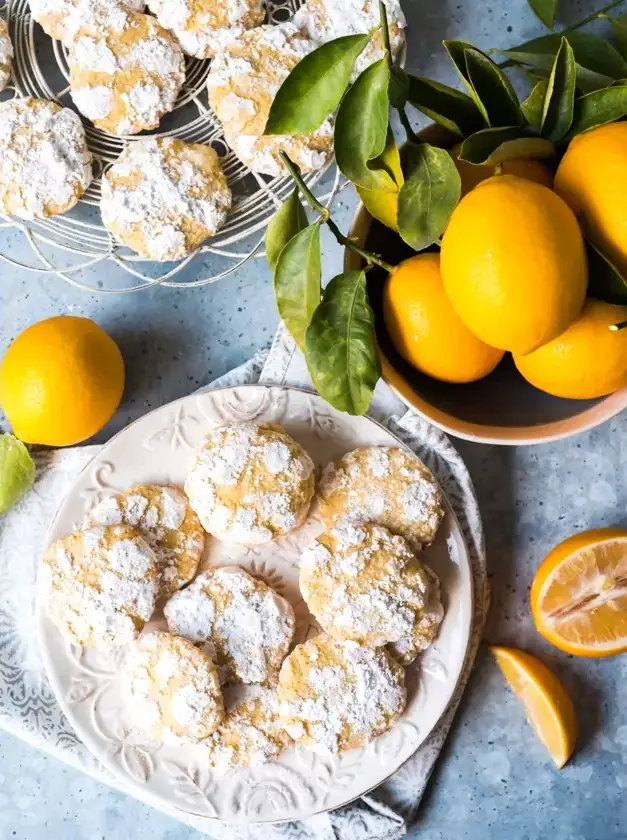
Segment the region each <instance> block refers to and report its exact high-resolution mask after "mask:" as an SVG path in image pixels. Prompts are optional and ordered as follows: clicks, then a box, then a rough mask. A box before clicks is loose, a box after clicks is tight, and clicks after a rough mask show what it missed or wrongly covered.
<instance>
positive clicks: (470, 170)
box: [451, 143, 553, 198]
mask: <svg viewBox="0 0 627 840" xmlns="http://www.w3.org/2000/svg"><path fill="white" fill-rule="evenodd" d="M461 148H462V144H461V143H458V144H457V145H456V146H453V148H452V149H451V157H452V158H453V160H454V161H455V166H456V167H457V171H458V172H459V176H460V178H461V179H462V198H463V197H464V196H465V195H466V193H469V192H470V190H474V188H475V187H476V186H478V185H479V184H480V183H481V182H482V181H485V180H486V178H491V177H492V176H493V175H494V174H495V173H496V166H495V165H494V164H485V163H484V164H475V163H467V162H466V161H465V160H460V159H459V153H460V151H461ZM500 166H501V172H502V174H503V175H516V176H517V177H518V178H526V179H527V180H528V181H535V182H536V184H544V186H545V187H549V189H550V188H551V187H552V186H553V173H552V172H551V170H550V169H549V167H548V166H546V165H545V164H544V163H542V162H541V161H539V160H536V159H535V158H514V159H513V160H506V161H504V162H503V163H502V164H500Z"/></svg>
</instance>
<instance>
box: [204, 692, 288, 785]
mask: <svg viewBox="0 0 627 840" xmlns="http://www.w3.org/2000/svg"><path fill="white" fill-rule="evenodd" d="M242 688H243V687H242V686H232V687H231V688H230V689H227V690H226V691H225V695H224V699H225V703H226V704H227V714H226V718H225V720H224V723H223V724H222V725H221V726H220V727H219V729H218V730H217V731H216V732H214V734H213V735H212V736H211V738H210V739H209V741H208V742H207V746H208V747H209V766H210V767H212V768H213V769H214V770H216V772H218V773H226V772H227V771H228V770H232V769H233V768H235V767H260V766H261V765H262V764H265V763H266V762H268V761H272V760H274V759H276V758H277V756H278V755H279V753H280V752H281V750H283V749H285V747H288V746H289V745H290V743H291V738H290V737H289V735H288V734H287V732H286V731H285V729H284V728H283V724H282V723H281V721H280V720H279V703H278V700H277V696H276V691H275V690H274V689H268V688H263V687H260V686H246V687H245V689H244V692H242V691H241V689H242ZM233 689H235V695H236V696H234V697H232V696H231V695H233V693H234V692H233ZM242 695H243V696H242Z"/></svg>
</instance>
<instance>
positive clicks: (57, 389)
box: [0, 315, 124, 446]
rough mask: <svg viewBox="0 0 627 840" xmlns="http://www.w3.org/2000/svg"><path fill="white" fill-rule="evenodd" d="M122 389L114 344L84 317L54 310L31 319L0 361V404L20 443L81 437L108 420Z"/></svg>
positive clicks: (61, 442) (71, 440) (121, 363)
mask: <svg viewBox="0 0 627 840" xmlns="http://www.w3.org/2000/svg"><path fill="white" fill-rule="evenodd" d="M123 390H124V361H123V360H122V355H121V353H120V351H119V349H118V346H117V344H116V343H115V342H114V341H113V339H112V338H110V337H109V336H108V335H107V333H106V332H105V331H104V330H103V329H102V327H99V326H98V324H95V323H94V322H93V321H90V320H89V319H88V318H77V317H74V316H70V315H60V316H58V317H55V318H48V319H47V320H45V321H39V323H37V324H33V325H32V326H31V327H28V329H26V330H24V332H22V333H20V335H18V337H17V338H16V339H15V341H14V342H13V343H12V344H11V346H10V347H9V349H8V350H7V353H6V355H5V357H4V359H3V361H2V365H1V366H0V404H1V405H2V408H3V409H4V412H5V414H6V415H7V417H8V419H9V422H10V423H11V425H12V426H13V431H14V432H15V435H16V436H17V437H18V438H20V439H21V440H23V441H25V442H26V443H42V444H47V445H48V446H70V445H71V444H73V443H79V442H80V441H83V440H86V439H87V438H89V437H91V436H92V435H93V434H95V433H96V432H97V431H99V430H100V429H101V428H102V427H103V426H104V425H105V423H107V422H108V421H109V420H110V419H111V417H112V416H113V414H114V413H115V410H116V409H117V407H118V405H119V404H120V400H121V399H122V392H123Z"/></svg>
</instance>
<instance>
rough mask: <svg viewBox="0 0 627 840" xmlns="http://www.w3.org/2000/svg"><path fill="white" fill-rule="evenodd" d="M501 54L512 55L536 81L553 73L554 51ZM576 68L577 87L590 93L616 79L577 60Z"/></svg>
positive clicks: (544, 78) (504, 53)
mask: <svg viewBox="0 0 627 840" xmlns="http://www.w3.org/2000/svg"><path fill="white" fill-rule="evenodd" d="M494 52H499V50H494ZM501 54H502V55H506V54H507V55H510V57H511V60H512V61H514V63H516V64H518V65H519V66H520V69H521V70H523V71H524V70H526V72H527V75H528V76H529V77H530V78H532V79H533V80H534V81H538V80H546V81H548V78H549V76H550V75H551V68H552V66H553V62H554V61H555V54H554V53H546V54H543V55H535V54H533V53H510V52H509V51H502V52H501ZM524 64H528V65H529V66H530V67H532V68H533V72H530V71H529V70H528V69H527V68H525V67H524V66H523V65H524ZM575 70H576V72H577V89H578V90H579V91H581V92H582V93H590V91H593V90H599V88H604V87H607V86H608V85H611V84H612V82H613V81H614V80H613V79H611V78H610V77H609V76H603V75H601V74H600V73H595V72H594V71H592V70H587V69H586V68H585V67H582V66H581V64H577V62H575Z"/></svg>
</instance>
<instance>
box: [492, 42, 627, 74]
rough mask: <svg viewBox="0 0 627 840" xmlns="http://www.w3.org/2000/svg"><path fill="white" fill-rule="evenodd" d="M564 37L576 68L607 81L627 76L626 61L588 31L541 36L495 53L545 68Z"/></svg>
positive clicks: (612, 48)
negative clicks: (570, 49)
mask: <svg viewBox="0 0 627 840" xmlns="http://www.w3.org/2000/svg"><path fill="white" fill-rule="evenodd" d="M563 37H564V38H566V40H567V41H568V43H569V44H570V45H571V47H572V48H573V54H574V56H575V61H576V62H577V64H578V65H580V66H581V67H582V68H585V69H586V70H590V71H591V72H592V73H596V74H598V75H600V76H605V77H606V78H610V79H623V78H625V77H627V61H626V60H625V59H624V58H623V57H622V56H621V54H620V53H619V52H618V50H617V49H616V47H613V46H612V44H610V42H609V41H607V40H606V39H605V38H600V37H599V36H598V35H591V34H590V33H588V32H580V31H578V30H577V31H574V32H565V33H564V34H563V35H562V34H561V33H554V34H552V35H543V36H542V37H540V38H534V39H533V40H532V41H526V42H525V43H524V44H520V45H519V46H517V47H512V49H510V50H494V52H495V53H498V54H499V55H504V56H506V57H507V58H511V59H514V60H515V61H520V62H521V63H522V64H531V65H532V66H538V67H545V68H548V67H550V66H551V64H552V62H553V58H554V57H555V55H556V54H557V51H558V50H559V48H560V44H561V40H562V38H563Z"/></svg>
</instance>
